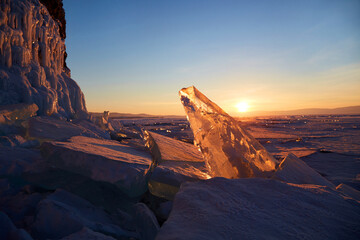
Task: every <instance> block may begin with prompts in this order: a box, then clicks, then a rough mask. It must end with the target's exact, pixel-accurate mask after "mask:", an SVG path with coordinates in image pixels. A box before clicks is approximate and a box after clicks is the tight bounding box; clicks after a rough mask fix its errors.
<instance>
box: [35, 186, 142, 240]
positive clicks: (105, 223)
mask: <svg viewBox="0 0 360 240" xmlns="http://www.w3.org/2000/svg"><path fill="white" fill-rule="evenodd" d="M84 227H86V228H89V229H91V230H93V231H95V232H101V233H104V234H106V235H110V236H114V237H115V238H118V239H130V238H137V234H136V233H135V232H130V231H127V230H125V229H123V228H122V227H121V226H120V223H119V222H118V221H117V220H116V219H114V218H113V217H111V216H110V215H108V214H107V213H106V212H105V211H103V210H101V209H98V208H96V207H94V206H93V205H92V204H91V203H89V202H88V201H86V200H85V199H82V198H80V197H78V196H76V195H73V194H71V193H69V192H66V191H64V190H57V191H55V192H54V193H53V194H51V195H49V196H48V197H47V198H46V199H44V200H42V201H41V202H39V204H38V206H37V209H36V216H35V221H34V224H33V226H32V232H33V234H34V235H35V236H36V239H60V238H63V237H65V236H68V235H70V234H73V233H76V232H78V231H80V230H81V229H83V228H84Z"/></svg>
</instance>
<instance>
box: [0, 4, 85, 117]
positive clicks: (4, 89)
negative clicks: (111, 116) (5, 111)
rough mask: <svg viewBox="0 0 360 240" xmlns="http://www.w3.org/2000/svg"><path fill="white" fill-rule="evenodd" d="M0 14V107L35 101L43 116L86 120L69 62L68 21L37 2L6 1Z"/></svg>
mask: <svg viewBox="0 0 360 240" xmlns="http://www.w3.org/2000/svg"><path fill="white" fill-rule="evenodd" d="M46 2H47V1H46ZM50 5H51V4H50ZM59 7H60V8H61V9H62V6H59ZM62 11H63V9H62ZM0 16H1V18H0V105H9V104H17V103H27V104H31V103H35V104H36V105H37V106H38V107H39V111H38V113H39V114H41V115H51V114H57V115H62V116H64V117H68V118H82V117H87V116H88V114H87V110H86V107H85V99H84V94H83V93H82V92H81V90H80V88H79V86H78V85H77V84H76V82H75V81H74V80H73V79H71V78H70V71H69V69H68V68H67V67H66V64H65V55H66V51H65V39H64V37H65V35H64V34H60V31H59V29H60V28H61V29H65V21H62V23H61V22H60V21H57V20H56V21H55V20H54V19H53V18H52V17H51V15H50V14H49V11H48V9H47V8H46V7H45V6H44V5H43V4H41V3H40V2H39V1H38V0H17V1H12V0H3V1H1V4H0ZM61 35H63V36H61Z"/></svg>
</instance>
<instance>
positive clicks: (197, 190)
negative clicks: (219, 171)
mask: <svg viewBox="0 0 360 240" xmlns="http://www.w3.org/2000/svg"><path fill="white" fill-rule="evenodd" d="M359 223H360V205H359V204H357V203H356V202H354V201H351V200H345V199H344V198H343V197H342V196H340V194H338V193H337V192H336V191H335V190H332V189H330V188H328V187H322V186H317V185H296V184H289V183H285V182H281V181H277V180H272V179H263V178H242V179H225V178H213V179H209V180H205V181H200V182H188V183H184V184H182V185H181V188H180V191H179V192H178V193H177V194H176V197H175V200H174V204H173V208H172V211H171V213H170V217H169V219H168V220H167V221H166V222H165V223H164V225H163V226H162V228H161V229H160V231H159V233H158V235H157V239H158V240H162V239H186V240H190V239H197V240H199V239H204V240H205V239H359V237H360V227H359V226H360V224H359Z"/></svg>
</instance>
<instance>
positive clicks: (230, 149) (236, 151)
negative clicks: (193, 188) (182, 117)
mask: <svg viewBox="0 0 360 240" xmlns="http://www.w3.org/2000/svg"><path fill="white" fill-rule="evenodd" d="M180 96H181V102H182V104H183V105H184V109H185V112H186V115H187V117H188V120H189V122H190V127H191V130H192V131H193V133H194V138H195V144H196V145H198V146H199V148H200V150H201V152H202V154H203V155H204V157H205V159H206V161H207V163H208V166H209V167H210V171H211V173H212V176H214V177H226V178H243V177H261V176H264V175H266V173H269V172H271V171H273V170H275V168H276V164H277V161H276V160H275V159H274V158H273V157H272V156H271V155H270V154H269V153H268V152H267V151H266V149H265V148H264V147H263V146H262V145H261V144H260V143H259V142H258V141H257V140H256V139H255V138H254V137H253V136H251V134H250V133H248V132H247V131H246V130H245V129H244V128H243V127H241V126H240V125H239V123H238V122H237V121H236V120H235V119H233V118H232V117H231V116H229V115H228V114H227V113H226V112H224V110H222V109H221V108H220V107H219V106H217V105H216V104H215V103H213V102H212V101H210V100H209V99H208V98H207V97H206V96H205V95H203V94H202V93H201V92H200V91H199V90H197V89H196V88H195V87H193V86H192V87H188V88H183V89H181V91H180Z"/></svg>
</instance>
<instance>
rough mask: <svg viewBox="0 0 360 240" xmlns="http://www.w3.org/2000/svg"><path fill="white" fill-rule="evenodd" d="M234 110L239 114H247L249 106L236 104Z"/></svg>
mask: <svg viewBox="0 0 360 240" xmlns="http://www.w3.org/2000/svg"><path fill="white" fill-rule="evenodd" d="M236 108H237V110H238V111H239V112H247V111H248V109H249V104H248V103H247V102H239V103H238V104H236Z"/></svg>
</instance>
